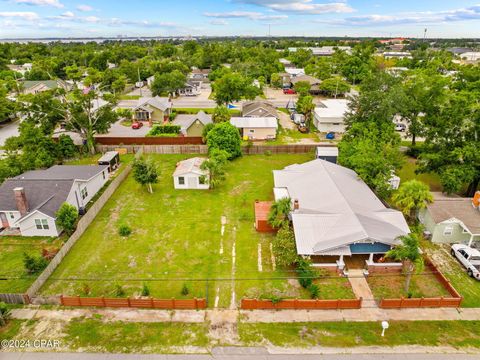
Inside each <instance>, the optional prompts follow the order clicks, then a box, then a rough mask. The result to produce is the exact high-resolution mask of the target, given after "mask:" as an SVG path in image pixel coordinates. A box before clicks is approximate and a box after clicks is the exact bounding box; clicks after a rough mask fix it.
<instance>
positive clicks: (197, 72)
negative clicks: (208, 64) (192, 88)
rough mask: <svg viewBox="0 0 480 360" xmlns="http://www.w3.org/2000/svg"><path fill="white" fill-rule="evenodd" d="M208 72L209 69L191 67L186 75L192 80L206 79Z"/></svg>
mask: <svg viewBox="0 0 480 360" xmlns="http://www.w3.org/2000/svg"><path fill="white" fill-rule="evenodd" d="M210 72H211V70H210V69H193V70H192V72H191V73H190V75H189V76H188V77H189V78H190V79H192V80H197V81H198V80H200V81H208V75H210Z"/></svg>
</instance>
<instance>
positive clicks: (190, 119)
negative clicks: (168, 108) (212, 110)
mask: <svg viewBox="0 0 480 360" xmlns="http://www.w3.org/2000/svg"><path fill="white" fill-rule="evenodd" d="M196 120H200V121H201V122H202V124H203V125H207V124H211V123H212V115H207V114H205V112H204V111H199V112H198V114H196V115H188V114H180V115H177V116H176V118H175V120H173V122H172V124H174V125H178V126H180V127H181V128H182V129H185V130H186V129H188V128H189V127H190V126H192V124H193V123H194V122H195V121H196Z"/></svg>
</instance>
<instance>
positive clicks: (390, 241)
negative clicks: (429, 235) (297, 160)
mask: <svg viewBox="0 0 480 360" xmlns="http://www.w3.org/2000/svg"><path fill="white" fill-rule="evenodd" d="M273 177H274V182H275V188H274V195H275V200H279V199H281V198H284V197H287V198H290V199H292V211H291V213H290V216H291V220H292V222H293V228H294V232H295V243H296V247H297V253H298V254H299V255H302V256H311V257H312V258H313V259H314V261H315V262H316V263H317V264H318V263H320V264H322V263H323V259H326V257H329V258H332V257H333V258H336V259H338V260H337V261H336V264H332V265H334V266H338V267H339V268H340V269H343V266H344V257H345V256H354V255H357V254H358V255H363V256H364V257H366V258H368V260H367V261H370V262H373V255H374V254H384V253H386V252H387V251H388V250H390V249H391V248H392V247H393V246H395V245H397V244H399V240H398V239H397V238H398V237H399V236H402V235H406V234H408V233H409V232H410V230H409V227H408V225H407V222H406V221H405V218H404V217H403V215H402V213H401V212H399V211H397V210H393V209H389V208H387V207H386V206H385V205H384V204H383V202H382V201H380V199H379V198H378V197H377V196H376V195H375V194H374V193H373V191H372V190H371V189H370V188H369V187H368V186H367V185H366V184H365V183H364V182H363V181H362V180H361V179H360V178H359V177H358V175H357V174H356V173H355V172H354V171H352V170H350V169H347V168H345V167H342V166H340V165H336V164H333V163H331V162H328V161H325V160H320V159H317V160H313V161H310V162H307V163H304V164H300V165H298V164H295V165H291V166H287V167H286V168H284V169H283V170H275V171H273Z"/></svg>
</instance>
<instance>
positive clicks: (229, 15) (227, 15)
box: [203, 11, 288, 20]
mask: <svg viewBox="0 0 480 360" xmlns="http://www.w3.org/2000/svg"><path fill="white" fill-rule="evenodd" d="M203 15H204V16H206V17H213V18H220V19H235V18H237V19H241V18H243V19H250V20H280V19H286V18H288V16H287V15H265V14H262V13H259V12H254V11H229V12H223V13H210V12H206V13H204V14H203Z"/></svg>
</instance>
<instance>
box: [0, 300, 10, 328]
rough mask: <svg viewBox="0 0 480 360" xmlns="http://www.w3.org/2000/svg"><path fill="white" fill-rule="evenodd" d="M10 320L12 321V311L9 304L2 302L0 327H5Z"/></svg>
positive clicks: (0, 306)
mask: <svg viewBox="0 0 480 360" xmlns="http://www.w3.org/2000/svg"><path fill="white" fill-rule="evenodd" d="M8 319H10V309H9V308H8V306H7V304H5V303H4V302H0V326H5V325H6V321H7V320H8Z"/></svg>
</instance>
